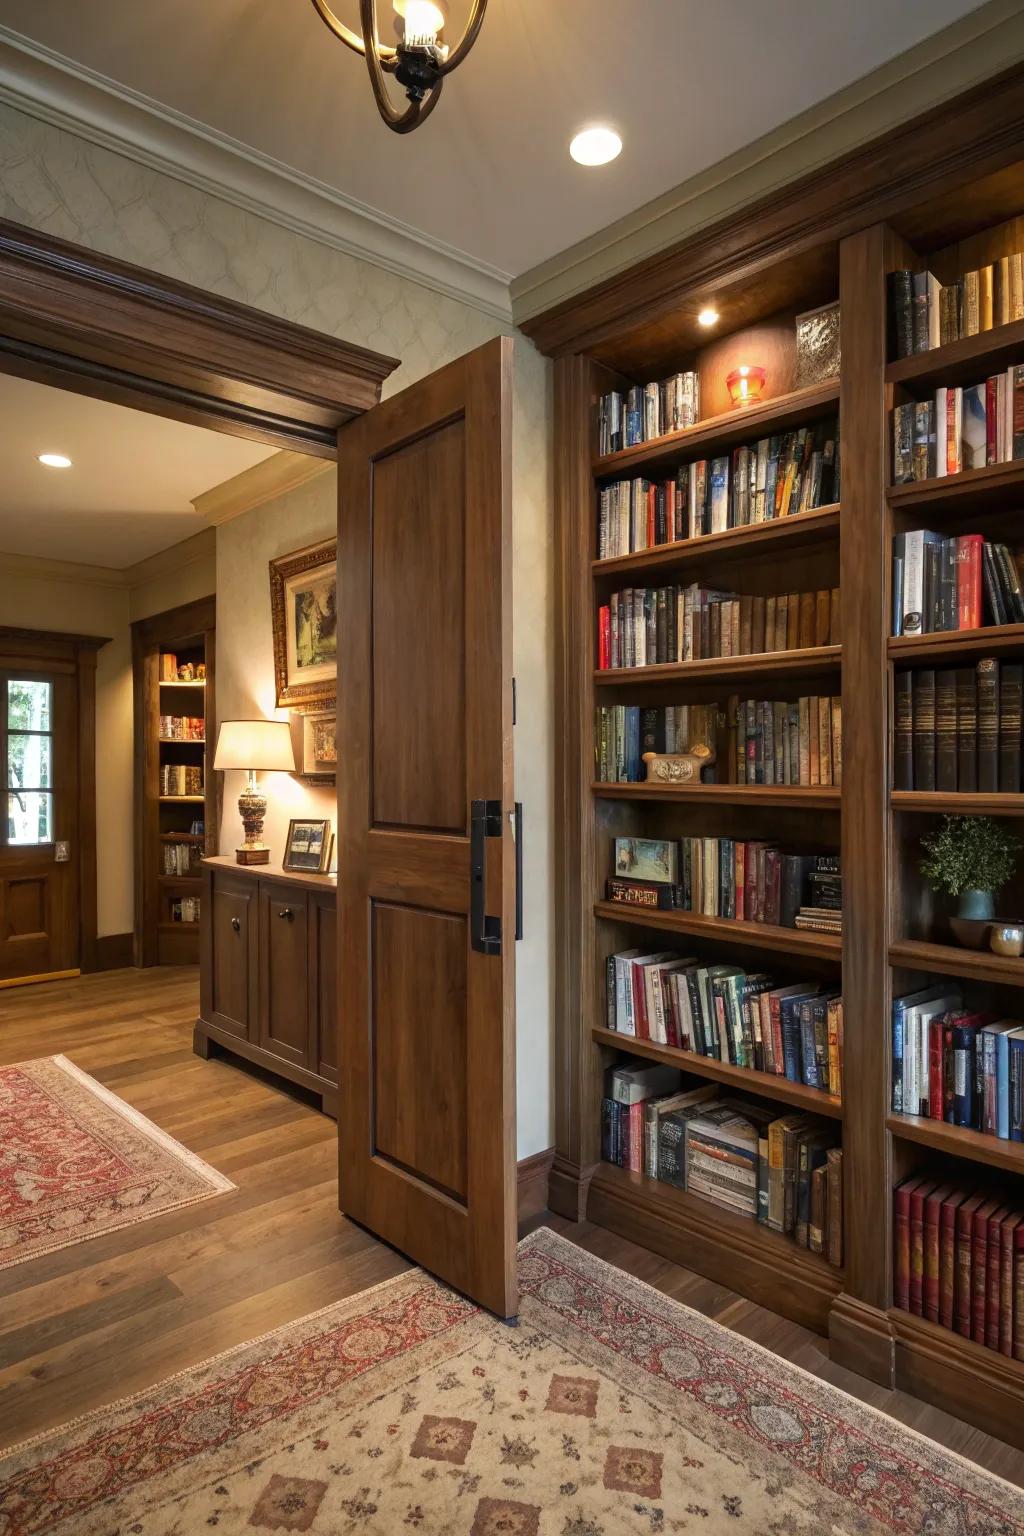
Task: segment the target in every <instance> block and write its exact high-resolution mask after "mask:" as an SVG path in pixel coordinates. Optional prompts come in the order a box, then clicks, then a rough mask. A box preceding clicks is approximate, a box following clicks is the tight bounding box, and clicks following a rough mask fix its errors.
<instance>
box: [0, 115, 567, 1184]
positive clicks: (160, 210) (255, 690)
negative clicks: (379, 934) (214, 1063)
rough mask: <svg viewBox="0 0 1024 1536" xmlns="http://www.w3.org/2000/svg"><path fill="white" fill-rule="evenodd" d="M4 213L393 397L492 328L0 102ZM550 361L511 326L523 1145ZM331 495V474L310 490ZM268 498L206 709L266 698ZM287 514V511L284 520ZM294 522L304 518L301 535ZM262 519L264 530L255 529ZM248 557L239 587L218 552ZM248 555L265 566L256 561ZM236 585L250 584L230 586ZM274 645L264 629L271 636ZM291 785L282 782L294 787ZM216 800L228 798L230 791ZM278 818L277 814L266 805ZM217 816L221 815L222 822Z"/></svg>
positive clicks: (528, 1129) (540, 845) (532, 1128)
mask: <svg viewBox="0 0 1024 1536" xmlns="http://www.w3.org/2000/svg"><path fill="white" fill-rule="evenodd" d="M0 214H2V215H3V217H5V218H9V219H13V220H16V221H17V222H20V223H23V224H27V225H30V226H32V227H34V228H38V229H42V230H46V231H48V232H50V233H52V234H55V235H59V236H60V237H62V238H63V239H66V240H72V241H75V242H77V243H79V244H81V245H85V246H88V247H91V248H92V249H94V250H97V251H102V252H105V253H107V254H109V255H113V256H117V257H119V258H120V259H122V260H126V261H131V262H136V263H138V264H139V265H140V266H143V267H149V268H152V269H153V270H156V271H158V272H163V273H166V274H168V275H169V276H172V277H175V278H178V279H181V280H183V281H185V282H190V283H194V284H196V285H197V286H199V287H202V288H206V289H209V290H211V291H213V292H216V293H220V294H225V295H227V296H229V297H230V298H233V299H238V300H241V301H242V302H244V303H248V304H253V305H255V306H256V307H257V308H261V309H265V310H267V311H269V312H271V313H273V314H277V315H281V316H284V317H285V318H287V319H290V320H295V321H298V322H300V323H301V324H303V325H308V326H312V327H314V328H315V329H317V330H321V331H325V332H327V333H328V334H329V335H333V336H340V337H344V338H345V339H346V340H348V341H352V342H357V343H360V344H362V345H363V346H367V347H371V348H374V349H375V350H377V351H379V352H383V353H387V354H389V355H390V356H393V357H399V358H401V366H400V368H398V369H397V370H396V371H395V373H394V374H392V376H391V378H390V379H389V380H388V381H387V384H386V386H385V389H386V392H387V393H393V392H394V391H395V390H397V389H401V388H402V387H403V386H404V385H405V384H408V383H411V382H412V381H413V380H415V379H418V378H421V377H423V376H424V375H425V374H427V373H430V372H432V371H433V370H434V369H435V368H438V367H439V366H440V365H441V364H443V363H445V362H448V361H450V360H451V359H452V358H455V357H458V356H460V355H461V354H463V353H464V352H468V351H469V350H471V349H472V348H473V347H475V346H478V345H479V344H480V343H481V342H484V341H486V340H488V339H489V338H490V337H491V336H493V335H495V334H497V333H498V332H499V331H500V330H502V329H507V328H505V327H502V325H501V324H500V322H498V321H496V320H495V319H493V318H492V317H491V316H489V315H487V314H484V313H482V312H481V311H479V310H477V309H475V308H473V307H472V306H471V305H469V304H462V303H460V302H458V301H457V300H455V299H452V298H449V297H446V296H444V295H440V294H437V293H435V292H433V291H431V290H430V289H428V288H426V287H421V286H420V285H419V284H418V283H415V282H410V281H408V280H407V279H405V278H402V277H399V276H396V275H395V274H393V273H390V272H386V271H383V270H382V269H380V268H378V267H375V266H373V265H371V264H370V263H369V262H366V261H362V260H359V259H357V258H355V257H353V256H349V255H347V254H346V253H344V252H342V251H339V250H336V249H334V248H333V247H328V246H326V245H323V244H320V243H319V242H317V241H316V240H315V239H312V238H308V237H306V236H304V235H300V234H297V233H295V232H294V231H292V230H289V229H285V228H283V227H280V226H278V225H276V224H274V223H272V222H270V221H269V220H267V219H265V218H261V217H259V216H257V215H255V214H251V213H248V212H245V211H243V210H241V209H239V208H237V207H235V206H233V205H231V204H229V203H227V202H225V201H223V200H221V199H219V198H216V197H212V196H210V195H209V194H207V193H205V192H201V191H199V190H197V189H195V188H193V187H190V186H186V185H185V184H184V183H182V182H178V181H176V180H174V179H173V178H172V177H170V176H167V175H164V174H162V173H161V172H157V171H153V170H150V169H149V168H148V167H146V166H143V165H140V164H137V163H135V162H133V161H131V160H128V159H127V158H125V157H124V156H121V155H118V154H115V153H113V152H112V151H110V150H107V149H104V148H102V147H99V146H97V145H93V144H89V143H86V142H85V141H84V140H82V139H79V138H77V137H76V136H74V135H73V134H70V133H68V132H66V131H65V130H63V129H60V128H56V127H54V126H52V125H51V124H48V123H45V122H42V121H40V120H37V119H35V118H32V117H30V116H28V115H27V114H26V113H23V112H19V111H18V110H16V109H15V108H13V107H11V106H8V105H6V104H3V105H0ZM549 390H550V379H549V368H548V365H547V363H546V362H545V361H544V360H543V359H542V358H540V357H539V355H538V354H537V353H536V352H535V350H534V349H533V348H532V346H531V345H530V344H529V343H528V342H526V341H525V340H524V339H523V338H521V337H518V338H517V344H516V392H515V411H514V416H515V426H514V445H513V446H514V480H513V490H514V526H513V544H514V564H513V579H514V587H515V598H514V604H515V606H514V631H515V666H516V676H517V681H518V697H519V720H520V722H521V723H520V724H519V725H518V726H517V728H516V741H515V762H516V778H517V795H518V797H519V798H520V799H522V800H523V803H524V816H525V823H526V828H527V835H526V869H525V878H526V892H525V894H526V938H525V940H524V942H523V943H522V944H521V945H520V946H519V947H518V950H517V965H516V986H517V1008H516V1017H517V1041H518V1080H519V1096H518V1121H519V1156H520V1157H525V1156H529V1155H530V1154H531V1153H533V1152H537V1151H540V1150H542V1149H543V1148H545V1147H548V1146H550V1145H551V1144H552V1142H553V1140H554V1134H553V1116H552V1110H551V1053H552V1014H551V954H550V936H551V923H552V873H551V861H550V829H551V814H552V794H551V766H550V765H551V757H552V752H551V747H552V719H551V715H552V686H551V633H552V623H551V603H552V587H551V541H550V506H551V495H550V473H551V469H550V461H551V453H550V408H549ZM314 487H319V490H318V492H317V494H318V495H319V496H320V497H321V498H324V501H323V502H322V503H317V505H319V506H325V504H326V490H327V481H326V479H325V480H324V481H322V482H320V481H314V482H311V486H310V489H311V490H312V489H313V488H314ZM265 512H266V509H265V508H262V507H261V508H258V509H256V511H254V512H252V513H248V514H245V517H244V518H243V519H240V520H239V521H240V523H242V522H245V521H246V519H248V518H256V519H257V521H256V522H255V523H253V524H252V530H253V531H252V534H251V535H250V534H248V533H246V532H245V531H244V529H243V528H241V527H240V528H239V529H238V531H237V533H232V532H230V531H229V530H230V529H231V528H232V527H233V525H232V524H225V525H224V526H223V527H222V528H221V529H220V538H219V540H218V550H219V552H218V561H217V586H218V593H219V600H220V601H219V610H220V611H219V614H218V629H219V633H218V689H217V693H218V712H219V713H220V715H221V716H222V717H224V716H226V715H228V714H229V713H233V712H234V711H235V709H236V708H237V707H238V704H239V701H241V700H243V699H245V698H249V699H250V700H251V699H252V697H253V695H254V694H257V695H258V694H260V693H261V691H263V690H265V689H266V687H267V682H268V678H267V675H266V674H265V673H264V671H263V668H262V666H261V667H260V669H259V677H258V678H257V679H256V680H255V681H254V680H253V673H252V669H251V662H252V657H253V656H254V655H264V656H265V655H266V654H268V653H267V651H266V649H265V642H264V640H263V639H262V638H261V637H260V630H259V629H258V628H254V630H253V631H252V644H251V646H250V647H246V646H244V645H242V644H241V643H240V642H239V641H238V640H237V638H236V639H234V640H233V639H232V631H233V620H232V617H231V611H232V604H233V602H234V601H235V599H234V598H229V596H228V594H229V593H231V592H234V593H235V594H236V597H237V596H241V597H243V598H244V604H245V611H248V612H251V613H252V614H253V615H254V616H255V617H256V621H257V624H258V623H259V614H260V613H261V612H262V611H264V609H265V605H266V603H267V598H266V590H267V589H266V582H267V573H266V564H265V559H266V558H269V556H264V550H263V545H264V542H265V541H266V539H267V538H268V537H269V535H267V534H266V532H265V530H266V529H267V527H268V522H267V517H266V516H265V515H263V516H261V514H265ZM319 515H322V514H317V513H316V512H315V511H314V508H313V506H312V505H310V504H307V503H304V502H303V503H301V504H300V506H299V507H297V508H290V509H286V510H285V512H284V514H283V520H282V522H281V523H280V524H279V525H278V526H276V527H275V528H274V533H273V538H272V539H270V542H275V543H278V544H279V545H280V548H281V549H282V550H287V549H295V548H297V547H299V546H300V545H301V544H303V543H309V542H311V541H312V540H313V539H314V538H316V537H317V536H318V534H317V532H315V531H314V532H310V531H309V530H310V528H312V527H314V526H316V527H317V528H319V527H321V526H322V527H323V530H324V535H326V533H328V532H329V531H330V525H329V524H320V523H318V521H317V518H318V516H319ZM293 519H294V521H293ZM300 528H301V529H302V530H303V531H302V532H300V531H299V530H300ZM261 530H262V531H261ZM232 549H234V550H235V551H236V554H237V555H238V558H239V559H240V560H241V561H242V562H243V563H244V565H245V566H247V565H248V562H249V561H250V560H251V562H252V571H253V574H254V584H253V585H250V584H249V583H248V582H246V581H245V579H244V578H243V576H242V574H241V567H239V566H236V565H235V564H234V563H233V561H232V559H231V557H230V555H229V551H230V550H232ZM257 557H258V559H259V560H260V561H262V562H263V564H262V568H261V569H260V570H259V571H258V572H257V571H256V561H257ZM243 588H244V589H245V591H244V593H243V592H242V591H241V589H243ZM266 644H269V641H267V642H266ZM289 793H291V791H289ZM225 799H226V803H227V805H228V806H230V799H229V797H228V794H227V793H226V796H225ZM275 814H277V815H283V814H284V813H283V811H281V812H277V813H275ZM225 819H226V821H227V818H225Z"/></svg>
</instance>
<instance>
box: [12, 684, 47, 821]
mask: <svg viewBox="0 0 1024 1536" xmlns="http://www.w3.org/2000/svg"><path fill="white" fill-rule="evenodd" d="M6 692H7V710H6V725H7V730H6V733H5V734H6V740H7V752H6V762H5V763H4V770H5V778H6V785H5V787H6V795H7V837H6V841H7V843H8V844H9V845H11V846H17V847H38V846H39V845H40V844H42V843H52V842H53V777H52V773H53V767H52V764H53V684H52V683H50V682H47V681H45V680H42V679H39V678H8V679H7V683H6Z"/></svg>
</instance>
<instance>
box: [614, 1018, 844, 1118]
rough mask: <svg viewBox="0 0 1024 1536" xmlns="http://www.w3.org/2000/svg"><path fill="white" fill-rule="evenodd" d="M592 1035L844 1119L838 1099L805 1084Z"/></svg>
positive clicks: (671, 1049)
mask: <svg viewBox="0 0 1024 1536" xmlns="http://www.w3.org/2000/svg"><path fill="white" fill-rule="evenodd" d="M591 1035H592V1036H593V1038H594V1040H595V1041H596V1042H597V1044H598V1045H611V1046H614V1047H615V1049H616V1050H619V1051H628V1052H630V1053H631V1054H632V1055H634V1056H646V1057H647V1058H648V1059H649V1060H650V1061H661V1062H664V1063H665V1065H666V1066H669V1067H678V1068H679V1070H680V1071H681V1072H692V1073H693V1074H694V1076H695V1077H707V1078H710V1079H711V1080H712V1082H716V1083H728V1084H729V1086H730V1087H731V1088H737V1089H743V1090H744V1092H746V1093H756V1094H760V1095H761V1097H762V1098H766V1099H779V1100H781V1101H782V1103H784V1104H794V1105H796V1107H797V1108H798V1109H806V1110H807V1111H808V1112H810V1113H812V1114H816V1115H827V1116H828V1117H829V1119H831V1120H841V1119H842V1118H843V1106H842V1102H841V1100H839V1099H837V1098H836V1097H835V1096H834V1095H833V1094H831V1093H824V1092H823V1091H822V1090H821V1089H820V1088H808V1087H807V1086H806V1084H804V1083H794V1082H791V1081H790V1079H789V1078H788V1077H780V1076H779V1075H778V1074H777V1073H775V1072H755V1071H754V1069H753V1068H752V1067H735V1066H733V1064H732V1062H729V1061H718V1060H717V1058H715V1057H714V1056H699V1055H698V1054H697V1053H696V1052H695V1051H681V1050H678V1049H677V1048H676V1047H675V1046H672V1045H659V1044H658V1043H657V1041H655V1040H638V1039H636V1038H635V1036H633V1035H620V1034H618V1033H617V1032H616V1031H615V1030H614V1029H596V1028H595V1029H592V1030H591Z"/></svg>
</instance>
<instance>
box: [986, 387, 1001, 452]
mask: <svg viewBox="0 0 1024 1536" xmlns="http://www.w3.org/2000/svg"><path fill="white" fill-rule="evenodd" d="M996 399H997V393H996V380H995V379H994V378H992V379H986V381H985V463H986V464H996V463H998V459H999V450H998V447H997V443H998V436H997V432H998V427H997V422H998V416H997V413H996Z"/></svg>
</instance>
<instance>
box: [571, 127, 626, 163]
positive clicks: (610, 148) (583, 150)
mask: <svg viewBox="0 0 1024 1536" xmlns="http://www.w3.org/2000/svg"><path fill="white" fill-rule="evenodd" d="M621 149H622V140H621V139H620V138H619V136H618V134H617V133H616V132H615V131H614V130H613V129H611V128H584V129H583V130H582V132H580V133H578V134H577V135H576V137H575V138H574V139H573V140H572V143H571V144H570V145H569V153H570V155H572V158H573V159H574V160H575V161H576V164H577V165H607V164H608V162H609V160H614V159H615V156H616V155H617V154H619V152H620V151H621Z"/></svg>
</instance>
